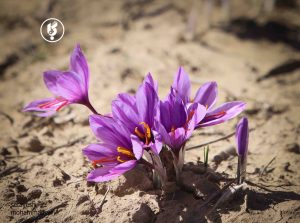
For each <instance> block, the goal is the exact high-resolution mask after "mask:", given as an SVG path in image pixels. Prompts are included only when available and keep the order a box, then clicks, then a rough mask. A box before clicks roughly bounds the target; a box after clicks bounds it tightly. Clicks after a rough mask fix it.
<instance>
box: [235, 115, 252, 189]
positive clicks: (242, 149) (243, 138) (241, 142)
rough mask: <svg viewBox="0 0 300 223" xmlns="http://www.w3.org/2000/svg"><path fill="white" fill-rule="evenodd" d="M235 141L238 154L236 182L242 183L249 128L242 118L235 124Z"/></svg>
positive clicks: (244, 174) (245, 119)
mask: <svg viewBox="0 0 300 223" xmlns="http://www.w3.org/2000/svg"><path fill="white" fill-rule="evenodd" d="M235 139H236V144H237V154H238V168H237V171H238V172H237V178H238V182H239V183H242V182H243V181H244V179H245V177H246V165H247V154H248V139H249V127H248V119H247V118H242V119H241V120H240V121H239V123H238V124H237V127H236V131H235Z"/></svg>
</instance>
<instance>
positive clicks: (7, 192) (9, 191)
mask: <svg viewBox="0 0 300 223" xmlns="http://www.w3.org/2000/svg"><path fill="white" fill-rule="evenodd" d="M3 196H4V198H5V199H9V198H12V197H14V196H15V192H14V191H13V190H12V189H10V188H8V189H6V190H5V192H4V193H3Z"/></svg>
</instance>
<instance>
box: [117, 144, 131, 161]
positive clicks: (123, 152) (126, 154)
mask: <svg viewBox="0 0 300 223" xmlns="http://www.w3.org/2000/svg"><path fill="white" fill-rule="evenodd" d="M117 151H118V152H119V153H121V154H123V155H125V156H128V157H132V158H134V157H135V156H134V154H133V152H131V151H130V150H128V149H126V148H124V147H121V146H118V148H117Z"/></svg>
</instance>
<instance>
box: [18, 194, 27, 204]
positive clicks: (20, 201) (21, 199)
mask: <svg viewBox="0 0 300 223" xmlns="http://www.w3.org/2000/svg"><path fill="white" fill-rule="evenodd" d="M16 201H17V203H18V204H25V203H26V202H27V201H28V199H27V197H26V196H24V195H23V194H17V195H16Z"/></svg>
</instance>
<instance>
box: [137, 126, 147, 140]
mask: <svg viewBox="0 0 300 223" xmlns="http://www.w3.org/2000/svg"><path fill="white" fill-rule="evenodd" d="M134 132H135V134H136V135H137V136H138V137H139V138H141V139H144V138H145V136H144V135H143V133H141V132H140V131H139V129H138V127H135V129H134Z"/></svg>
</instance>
